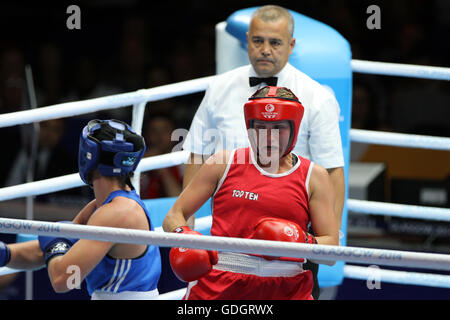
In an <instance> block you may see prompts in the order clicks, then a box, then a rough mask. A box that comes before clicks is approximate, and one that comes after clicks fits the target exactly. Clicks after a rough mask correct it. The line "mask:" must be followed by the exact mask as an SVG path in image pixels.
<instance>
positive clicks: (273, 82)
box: [248, 77, 278, 87]
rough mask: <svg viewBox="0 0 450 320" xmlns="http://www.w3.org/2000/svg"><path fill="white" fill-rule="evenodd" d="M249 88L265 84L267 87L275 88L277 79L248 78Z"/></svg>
mask: <svg viewBox="0 0 450 320" xmlns="http://www.w3.org/2000/svg"><path fill="white" fill-rule="evenodd" d="M248 80H249V84H250V87H254V86H257V85H258V84H260V83H263V82H264V83H266V84H267V85H268V86H276V85H277V82H278V78H277V77H269V78H257V77H250V78H249V79H248Z"/></svg>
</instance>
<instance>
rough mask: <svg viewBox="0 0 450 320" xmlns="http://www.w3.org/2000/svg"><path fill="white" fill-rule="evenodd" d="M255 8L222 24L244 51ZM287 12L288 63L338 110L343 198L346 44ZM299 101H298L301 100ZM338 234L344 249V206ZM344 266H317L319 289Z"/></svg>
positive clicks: (334, 280) (337, 278) (348, 73)
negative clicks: (330, 94)
mask: <svg viewBox="0 0 450 320" xmlns="http://www.w3.org/2000/svg"><path fill="white" fill-rule="evenodd" d="M256 9H257V7H253V8H247V9H242V10H239V11H236V12H235V13H233V14H232V15H231V16H230V17H229V18H228V19H227V21H226V22H227V25H226V27H225V30H226V31H227V32H228V33H229V34H231V35H232V36H233V37H235V38H236V39H238V40H239V42H240V44H241V47H242V48H244V49H246V48H247V37H246V32H247V31H248V28H249V24H250V20H251V16H252V14H253V12H254V11H255V10H256ZM289 12H290V13H291V14H292V17H293V18H294V25H295V27H294V38H295V39H296V45H295V47H294V50H293V52H292V54H291V56H290V58H289V63H290V64H292V65H293V66H294V67H296V68H297V69H299V70H301V71H302V72H304V73H305V74H307V75H308V76H310V77H311V78H313V79H314V80H316V81H317V82H319V83H321V84H322V85H325V86H327V87H329V88H331V89H332V90H333V91H334V94H335V96H336V99H337V101H338V103H339V106H340V109H341V113H340V119H339V128H340V131H341V138H342V148H343V152H344V161H345V166H344V172H345V194H346V197H347V195H348V172H349V163H350V125H351V97H352V68H351V50H350V45H349V43H348V41H347V40H346V39H345V38H344V37H342V36H341V35H340V34H339V33H338V32H337V31H336V30H334V29H333V28H331V27H330V26H328V25H326V24H324V23H322V22H319V21H317V20H314V19H311V18H309V17H307V16H305V15H302V14H300V13H297V12H294V11H291V10H289ZM294 93H295V92H294ZM299 99H300V100H301V97H299ZM341 231H342V232H343V233H344V238H343V239H341V245H343V246H345V245H346V237H347V205H346V204H345V206H344V210H343V215H342V228H341ZM344 265H345V263H344V262H342V261H337V262H336V264H335V265H334V266H333V267H329V266H326V265H320V267H319V274H318V279H319V285H320V286H321V287H329V286H336V285H340V284H341V283H342V281H343V278H344Z"/></svg>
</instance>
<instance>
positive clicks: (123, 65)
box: [0, 0, 450, 201]
mask: <svg viewBox="0 0 450 320" xmlns="http://www.w3.org/2000/svg"><path fill="white" fill-rule="evenodd" d="M268 3H271V2H268V1H253V0H251V1H246V0H243V1H242V0H241V1H237V0H230V1H226V2H225V1H224V2H214V3H212V2H209V1H201V0H192V1H183V2H172V1H168V2H153V1H151V2H147V1H138V0H134V1H133V0H115V1H99V0H94V1H79V2H78V5H79V6H80V9H81V29H80V30H69V29H67V28H66V24H65V22H66V19H67V18H68V16H69V14H67V13H66V11H65V6H64V5H63V4H58V5H57V6H52V7H42V6H37V5H35V6H29V7H28V6H27V7H21V6H20V5H19V4H7V3H3V4H2V5H1V6H2V9H1V10H0V15H1V18H2V19H1V22H0V24H1V28H2V31H3V34H4V36H2V37H1V38H0V113H9V112H14V111H19V110H26V109H29V108H30V106H31V103H30V99H29V86H28V85H27V81H26V76H25V67H26V66H30V67H31V70H32V74H33V83H34V89H35V96H36V102H37V107H43V106H49V105H54V104H59V103H63V102H70V101H77V100H84V99H90V98H95V97H101V96H106V95H112V94H118V93H125V92H131V91H136V90H138V89H142V88H152V87H156V86H160V85H164V84H170V83H174V82H179V81H184V80H190V79H195V78H199V77H204V76H210V75H213V74H214V73H215V29H214V27H215V24H217V23H218V22H220V21H224V20H226V18H227V17H228V16H229V15H230V14H232V13H233V12H235V11H236V10H239V9H242V8H246V7H252V6H258V5H262V4H268ZM277 4H279V5H282V6H285V7H287V8H289V9H292V10H294V11H297V12H299V13H302V14H305V15H307V16H310V17H312V18H314V19H317V20H319V21H322V22H324V23H326V24H328V25H330V26H331V27H333V28H335V29H336V30H337V31H338V32H340V33H341V34H342V35H343V36H344V37H345V38H346V39H347V40H348V41H349V43H350V45H351V48H352V54H353V59H362V60H373V61H385V62H398V63H410V64H423V65H431V66H444V67H448V66H449V59H448V56H449V42H448V40H447V37H446V36H445V35H447V34H448V33H449V31H450V15H448V12H449V9H450V4H449V2H448V1H446V0H433V1H422V0H409V1H406V0H396V1H370V2H369V1H360V0H346V1H344V0H342V1H334V0H321V1H317V0H302V1H295V2H294V1H277ZM371 4H377V5H379V7H380V9H381V29H379V30H369V29H368V28H367V26H366V21H367V19H368V17H369V14H368V13H367V12H366V9H367V7H368V6H369V5H371ZM297 45H301V44H300V43H299V44H297ZM449 95H450V91H449V90H448V83H447V82H446V81H434V80H420V79H409V78H399V77H385V76H365V75H361V74H355V75H354V87H353V114H352V127H353V128H359V129H370V130H383V131H395V132H405V133H417V134H427V135H437V136H450V132H449V130H450V125H449V117H448V102H449ZM202 96H203V93H198V94H192V95H187V96H183V97H177V98H172V99H166V100H163V101H158V102H152V103H149V105H148V106H147V108H146V114H145V120H144V130H143V135H144V136H145V139H146V142H147V145H148V147H149V150H148V153H147V156H152V155H157V154H163V153H167V152H170V150H171V148H172V147H173V145H174V144H175V143H176V142H172V141H170V133H171V132H172V131H173V129H174V128H186V129H188V128H189V125H190V121H191V119H192V117H193V115H194V113H195V111H196V109H197V107H198V105H199V103H200V101H201V99H202ZM94 117H98V118H116V119H120V120H123V121H127V122H130V121H131V108H129V107H127V108H119V109H115V110H109V111H104V112H98V113H92V114H87V115H83V116H78V117H71V118H65V119H58V120H50V121H45V122H41V124H40V130H38V131H36V130H35V129H34V128H33V127H32V126H15V127H9V128H1V129H0V134H1V135H2V146H3V148H4V150H8V152H3V155H2V158H1V159H2V160H1V161H2V163H1V167H2V170H1V172H0V186H7V185H14V184H18V183H23V182H26V179H27V175H26V172H27V168H28V167H27V161H26V159H27V156H28V155H29V153H30V150H31V147H30V145H29V143H28V142H29V141H31V139H30V137H32V136H34V135H38V136H39V139H38V140H39V144H38V145H39V148H38V151H37V153H36V161H35V163H36V165H35V166H34V180H38V179H43V178H49V177H54V176H59V175H62V174H69V173H74V172H76V170H77V169H76V168H77V164H76V161H77V160H76V155H77V152H78V145H77V144H78V135H79V132H80V129H81V128H82V127H83V126H84V125H85V123H86V122H87V121H88V119H91V118H94ZM58 163H64V164H65V165H64V166H61V165H56V164H58ZM181 177H182V172H181V171H180V168H177V169H174V170H172V169H170V170H169V169H164V170H157V171H155V172H151V173H148V174H147V175H144V177H143V179H142V188H143V190H144V191H143V198H157V197H163V196H175V195H177V194H178V192H179V191H180V190H181V189H180V188H181ZM80 190H81V191H80ZM80 190H78V189H77V190H75V191H72V192H75V193H76V194H75V196H80V197H84V196H86V192H88V191H82V189H80ZM83 190H84V189H83ZM73 195H74V194H72V196H73ZM58 201H61V199H58Z"/></svg>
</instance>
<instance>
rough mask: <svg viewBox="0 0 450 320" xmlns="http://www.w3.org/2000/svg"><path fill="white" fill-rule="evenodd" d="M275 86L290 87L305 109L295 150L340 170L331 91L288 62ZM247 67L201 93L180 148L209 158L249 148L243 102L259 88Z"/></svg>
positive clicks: (336, 108) (336, 119)
mask: <svg viewBox="0 0 450 320" xmlns="http://www.w3.org/2000/svg"><path fill="white" fill-rule="evenodd" d="M275 76H276V77H278V84H277V86H281V87H287V88H289V89H290V90H291V91H292V92H293V93H294V94H295V95H296V96H297V97H298V99H299V100H300V102H301V103H302V104H303V106H304V107H305V113H304V116H303V120H302V122H301V125H300V132H299V136H298V138H297V144H296V146H295V148H294V150H293V151H294V152H295V153H297V154H299V155H301V156H303V157H305V158H308V159H310V160H312V161H314V162H315V163H318V164H320V165H321V166H323V167H324V168H336V167H342V166H344V157H343V152H342V144H341V137H340V131H339V113H340V110H339V105H338V103H337V101H336V98H335V97H334V95H333V93H332V92H331V91H330V90H328V89H326V88H325V87H324V86H322V85H321V84H319V83H318V82H316V81H314V80H313V79H311V78H310V77H308V76H307V75H306V74H304V73H302V72H301V71H299V70H298V69H296V68H295V67H293V66H292V65H290V64H289V63H288V64H286V66H285V67H284V68H283V70H281V72H280V73H279V74H277V75H275ZM249 77H257V74H256V72H255V71H254V69H253V67H252V66H251V65H246V66H243V67H239V68H236V69H233V70H231V71H228V72H226V73H223V74H221V75H218V76H217V77H216V78H215V79H214V80H213V81H212V83H211V84H210V85H209V87H208V89H207V90H206V93H205V96H204V98H203V100H202V102H201V104H200V106H199V108H198V110H197V112H196V114H195V116H194V119H193V120H192V124H191V127H190V129H189V133H188V135H187V137H186V139H185V141H184V144H183V149H184V150H188V151H190V152H192V153H196V154H203V155H209V154H213V153H214V152H217V151H219V150H222V149H227V150H232V149H234V148H241V147H247V146H249V140H248V135H247V130H246V129H247V128H246V125H245V120H244V104H245V103H246V102H247V101H248V98H249V97H250V96H252V95H253V93H255V91H256V90H258V89H259V88H261V87H263V86H265V85H266V84H261V85H258V86H255V87H250V85H249Z"/></svg>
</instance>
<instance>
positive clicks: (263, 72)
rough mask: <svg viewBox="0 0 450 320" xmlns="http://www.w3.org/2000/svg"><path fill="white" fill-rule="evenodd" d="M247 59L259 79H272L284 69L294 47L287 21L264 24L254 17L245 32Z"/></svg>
mask: <svg viewBox="0 0 450 320" xmlns="http://www.w3.org/2000/svg"><path fill="white" fill-rule="evenodd" d="M247 43H248V57H249V60H250V63H251V64H252V66H253V68H254V69H255V71H256V73H257V74H258V75H259V76H260V77H264V78H266V77H272V76H273V75H275V74H277V73H278V72H280V71H281V69H283V68H284V66H285V65H286V63H287V62H288V60H289V56H290V55H291V53H292V50H293V49H294V46H295V39H294V38H291V36H290V35H289V34H288V27H287V20H286V19H280V20H278V21H271V22H265V21H262V20H261V19H259V18H257V17H255V18H253V19H252V21H251V22H250V28H249V30H248V32H247Z"/></svg>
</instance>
